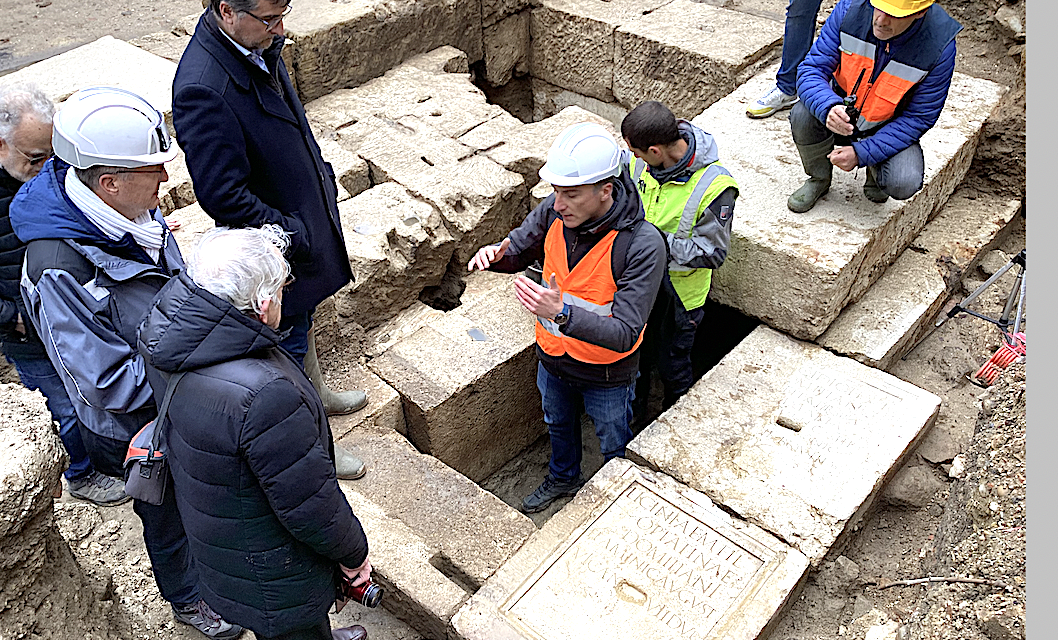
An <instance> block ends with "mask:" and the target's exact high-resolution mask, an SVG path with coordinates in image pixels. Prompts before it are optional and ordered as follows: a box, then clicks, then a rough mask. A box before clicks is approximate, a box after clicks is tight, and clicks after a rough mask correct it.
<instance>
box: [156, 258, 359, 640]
mask: <svg viewBox="0 0 1058 640" xmlns="http://www.w3.org/2000/svg"><path fill="white" fill-rule="evenodd" d="M279 342H280V335H279V334H278V333H276V332H275V331H273V330H272V329H270V328H269V327H268V326H266V325H265V324H263V323H261V322H260V321H258V320H256V319H254V318H250V317H248V316H246V315H244V314H242V313H240V312H239V311H238V310H236V309H235V307H233V306H232V305H231V304H229V303H228V302H226V301H224V300H222V299H220V298H218V297H217V296H214V295H213V294H211V293H209V292H208V291H205V290H203V289H200V288H199V287H197V286H196V285H195V284H194V283H193V282H192V281H191V280H190V278H188V277H187V275H186V274H182V275H181V276H179V277H177V278H173V280H171V281H170V282H169V284H167V285H166V286H165V288H163V289H162V291H160V292H159V293H158V296H157V298H156V299H155V302H154V304H153V305H152V307H151V309H150V311H149V312H148V314H147V316H146V317H145V318H144V320H143V323H142V325H141V326H140V331H139V343H138V346H139V349H140V352H141V353H142V354H143V356H144V359H145V360H146V361H147V363H148V365H149V370H151V371H152V376H156V377H158V378H159V380H158V381H153V380H152V382H153V384H154V385H155V389H156V390H157V393H156V398H157V400H158V402H159V403H160V402H161V399H162V395H163V394H164V391H165V385H166V381H167V380H168V379H169V377H170V375H172V374H174V373H176V372H179V371H187V372H188V373H186V374H185V375H184V377H183V378H181V379H180V380H179V382H178V384H177V386H176V390H175V392H174V393H173V398H172V401H171V404H170V407H169V414H168V415H169V433H168V442H169V456H170V461H171V468H172V477H173V482H174V488H175V490H176V500H177V504H178V506H179V508H180V517H181V519H182V520H183V523H184V529H185V530H186V531H187V537H188V540H190V543H191V555H192V556H193V557H194V559H195V564H196V567H197V569H198V573H199V588H200V589H201V592H202V597H203V598H204V599H205V600H206V602H208V603H209V605H210V606H211V607H213V609H214V610H215V611H216V612H217V613H219V614H220V615H221V616H223V617H224V619H225V620H227V621H229V622H232V623H235V624H240V625H242V626H244V627H246V628H248V629H250V630H252V631H253V632H255V633H257V634H261V635H265V636H268V637H272V636H276V635H280V634H283V633H287V632H289V631H292V630H295V629H299V628H303V627H305V626H306V625H307V624H311V623H313V622H315V621H318V620H319V619H320V618H324V617H326V615H327V609H328V608H329V607H330V606H331V605H332V604H334V595H335V594H334V582H333V575H334V569H335V564H336V563H338V562H341V563H342V564H344V565H346V566H347V567H357V566H359V565H360V564H362V563H363V561H364V559H365V558H366V557H367V538H366V537H365V536H364V531H363V529H362V528H361V526H360V522H359V520H357V518H356V516H355V515H353V512H352V510H351V509H350V507H349V503H348V502H347V501H346V499H345V496H344V494H342V491H341V489H340V488H339V487H338V481H337V480H336V478H335V472H334V445H333V442H332V439H331V431H330V427H329V426H328V423H327V416H326V413H325V412H324V410H323V405H322V403H321V402H320V399H319V396H318V395H317V394H316V391H315V390H314V389H313V387H312V384H311V383H310V382H309V380H308V378H306V377H305V374H304V372H302V370H301V367H299V366H298V365H297V363H296V362H294V360H293V359H291V357H290V356H289V355H288V354H287V353H286V351H284V350H283V349H281V348H279V346H278V344H279Z"/></svg>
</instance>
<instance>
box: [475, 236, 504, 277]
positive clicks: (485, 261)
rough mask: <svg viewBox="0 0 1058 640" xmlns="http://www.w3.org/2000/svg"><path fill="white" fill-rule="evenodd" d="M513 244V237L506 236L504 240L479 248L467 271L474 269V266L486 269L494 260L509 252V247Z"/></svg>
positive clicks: (481, 269)
mask: <svg viewBox="0 0 1058 640" xmlns="http://www.w3.org/2000/svg"><path fill="white" fill-rule="evenodd" d="M509 246H511V239H510V238H504V239H503V242H501V243H499V244H498V245H497V244H489V245H485V246H484V247H482V248H480V249H478V252H477V253H476V254H475V255H474V257H473V258H472V259H471V260H470V262H469V263H467V271H473V270H474V267H477V268H478V270H480V271H484V270H486V269H488V268H489V265H491V264H492V263H493V262H496V261H497V260H499V259H500V258H502V257H503V254H505V253H507V247H509Z"/></svg>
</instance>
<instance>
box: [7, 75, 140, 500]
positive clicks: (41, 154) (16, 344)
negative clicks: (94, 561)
mask: <svg viewBox="0 0 1058 640" xmlns="http://www.w3.org/2000/svg"><path fill="white" fill-rule="evenodd" d="M54 111H55V107H54V105H52V103H51V100H49V99H48V96H46V95H45V94H44V92H42V91H41V90H40V89H38V88H36V87H34V86H32V85H11V86H6V87H2V88H0V348H2V349H3V353H4V357H5V358H7V360H8V362H11V363H12V364H14V365H15V370H16V371H18V377H19V378H20V379H21V380H22V384H24V385H25V386H26V387H27V388H29V389H32V390H39V391H40V392H41V394H43V395H44V398H45V400H46V401H47V404H48V410H49V411H50V412H51V417H52V420H54V421H55V423H56V424H58V425H59V438H60V439H61V440H62V443H63V446H64V447H65V448H66V452H67V453H68V454H69V455H70V466H69V467H67V469H66V471H65V472H64V473H63V475H64V476H65V478H66V485H67V487H68V488H69V490H70V495H71V496H73V497H74V498H78V499H81V500H88V501H90V502H93V503H95V504H98V505H100V506H111V505H116V504H121V503H122V502H125V501H126V500H128V496H127V495H125V483H124V482H122V481H121V480H120V479H118V478H114V477H110V476H107V475H104V474H102V473H100V472H99V471H97V470H96V469H95V467H94V466H92V460H91V459H90V458H89V456H88V451H87V450H86V449H85V445H84V441H83V440H82V439H81V424H80V420H78V419H77V412H76V411H75V410H74V407H73V404H72V403H71V402H70V397H69V396H68V395H67V394H66V388H65V387H63V384H62V379H60V378H59V374H58V373H56V371H55V367H54V366H52V364H51V360H49V359H48V352H47V351H45V349H44V343H42V342H41V341H40V337H39V336H38V335H37V332H36V330H35V328H34V326H33V323H32V322H30V320H29V315H28V313H27V312H26V307H25V304H24V303H23V301H22V295H21V293H20V292H19V281H20V280H21V278H22V259H23V257H24V256H25V253H26V245H25V244H23V243H22V241H21V240H19V239H18V236H16V235H15V232H14V230H13V229H12V228H11V220H10V217H9V215H8V210H9V208H10V205H11V200H12V199H13V198H14V197H15V193H17V192H18V190H19V189H20V188H21V187H22V184H23V183H24V182H26V181H28V180H29V179H31V178H32V177H33V176H35V175H37V174H38V173H39V172H40V169H41V167H43V166H44V163H45V161H47V159H48V158H50V157H51V155H52V152H51V121H52V117H53V115H54Z"/></svg>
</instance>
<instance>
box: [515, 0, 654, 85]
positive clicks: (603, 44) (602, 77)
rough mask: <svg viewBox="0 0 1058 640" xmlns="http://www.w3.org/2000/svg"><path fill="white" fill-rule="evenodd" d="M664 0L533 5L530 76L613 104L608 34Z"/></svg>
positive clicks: (561, 0)
mask: <svg viewBox="0 0 1058 640" xmlns="http://www.w3.org/2000/svg"><path fill="white" fill-rule="evenodd" d="M668 1H669V0H543V2H541V4H540V7H539V8H536V9H533V12H532V17H531V21H530V26H529V32H530V34H531V37H532V43H531V49H530V54H529V69H530V73H531V74H532V76H533V77H534V78H540V79H541V80H544V81H545V82H548V83H550V84H553V85H556V86H559V87H562V88H564V89H569V90H570V91H575V92H577V93H581V94H583V95H586V96H591V97H592V98H597V99H599V100H602V101H603V102H613V101H614V94H613V85H614V49H615V41H614V32H615V31H616V30H617V29H618V28H619V27H620V26H622V25H624V24H626V23H628V22H631V21H633V20H635V19H637V18H640V17H641V16H643V15H644V14H645V13H649V12H650V11H653V10H655V9H657V8H658V7H659V6H661V5H663V4H665V3H666V2H668Z"/></svg>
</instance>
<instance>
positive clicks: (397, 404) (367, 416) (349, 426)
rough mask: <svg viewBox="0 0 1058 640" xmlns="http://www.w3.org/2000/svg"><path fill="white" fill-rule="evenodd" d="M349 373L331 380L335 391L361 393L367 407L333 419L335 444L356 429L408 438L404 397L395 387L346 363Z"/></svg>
mask: <svg viewBox="0 0 1058 640" xmlns="http://www.w3.org/2000/svg"><path fill="white" fill-rule="evenodd" d="M320 357H321V358H323V359H328V354H326V353H321V354H320ZM343 365H344V367H345V368H347V369H348V370H347V371H344V372H342V373H341V374H339V375H337V376H334V378H335V379H334V380H332V379H331V376H328V383H329V384H330V387H331V389H337V390H341V389H359V390H360V391H363V392H364V394H365V395H366V396H367V406H365V407H364V408H363V409H359V410H357V411H354V412H352V413H347V414H345V415H339V416H330V417H328V418H327V421H328V422H329V423H330V425H331V435H332V436H333V437H334V440H335V442H337V441H339V440H341V439H342V438H344V437H345V436H346V434H348V433H349V432H350V431H352V430H353V429H373V430H375V431H390V430H392V431H396V432H397V433H402V434H407V432H408V429H407V427H406V426H405V425H404V407H403V405H401V401H400V395H399V394H398V393H397V392H396V391H394V389H393V387H391V386H389V385H388V384H386V383H385V382H382V378H379V377H378V376H376V375H375V374H373V373H371V371H370V370H369V369H368V368H367V367H365V366H363V365H361V364H352V365H347V364H345V363H343Z"/></svg>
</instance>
